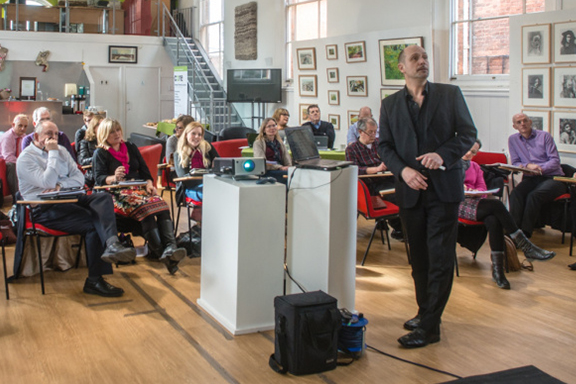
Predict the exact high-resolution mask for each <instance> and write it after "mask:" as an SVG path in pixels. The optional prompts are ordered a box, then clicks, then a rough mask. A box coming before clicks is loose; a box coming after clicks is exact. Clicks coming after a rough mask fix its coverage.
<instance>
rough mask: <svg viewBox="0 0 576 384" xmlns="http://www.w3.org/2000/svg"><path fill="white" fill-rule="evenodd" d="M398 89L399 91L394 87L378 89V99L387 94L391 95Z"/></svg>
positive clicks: (385, 96)
mask: <svg viewBox="0 0 576 384" xmlns="http://www.w3.org/2000/svg"><path fill="white" fill-rule="evenodd" d="M398 91H399V89H396V88H381V89H380V100H384V99H385V98H387V97H388V96H390V95H393V94H395V93H396V92H398Z"/></svg>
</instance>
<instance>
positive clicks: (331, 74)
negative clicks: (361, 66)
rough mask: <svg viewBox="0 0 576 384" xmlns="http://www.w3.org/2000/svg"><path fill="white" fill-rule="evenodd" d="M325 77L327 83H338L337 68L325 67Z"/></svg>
mask: <svg viewBox="0 0 576 384" xmlns="http://www.w3.org/2000/svg"><path fill="white" fill-rule="evenodd" d="M326 77H327V81H328V82H329V83H339V82H340V75H339V71H338V68H327V69H326Z"/></svg>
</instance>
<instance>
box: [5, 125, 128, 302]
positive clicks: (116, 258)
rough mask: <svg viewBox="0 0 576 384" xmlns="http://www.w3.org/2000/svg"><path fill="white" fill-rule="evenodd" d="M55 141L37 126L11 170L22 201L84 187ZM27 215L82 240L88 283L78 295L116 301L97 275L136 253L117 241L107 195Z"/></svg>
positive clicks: (54, 132)
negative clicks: (44, 193)
mask: <svg viewBox="0 0 576 384" xmlns="http://www.w3.org/2000/svg"><path fill="white" fill-rule="evenodd" d="M57 137H58V127H57V126H56V124H54V123H53V122H51V121H41V122H39V123H38V124H37V125H36V128H35V132H34V141H33V143H32V145H30V146H28V147H27V148H26V149H25V150H24V151H23V152H22V153H21V154H20V157H19V158H18V161H17V163H16V166H17V170H18V178H19V181H20V193H21V194H22V198H23V199H24V200H38V194H39V193H41V192H46V191H53V190H59V189H60V188H68V187H82V186H83V185H84V175H82V172H80V170H79V169H78V166H77V165H76V162H75V161H74V160H73V159H72V157H71V156H70V154H69V153H68V152H67V151H66V149H65V148H64V147H62V146H59V145H58V142H57V141H56V138H57ZM31 215H32V216H33V218H34V220H35V221H36V222H37V223H39V224H43V225H46V226H47V227H50V228H52V229H56V230H60V231H64V232H68V233H73V234H81V235H84V236H85V237H86V257H87V259H88V278H87V279H86V282H85V283H84V292H86V293H90V294H94V295H100V296H107V297H117V296H122V294H123V293H124V290H123V289H122V288H117V287H114V286H112V285H111V284H109V283H107V282H106V281H105V280H104V279H103V278H102V275H106V274H112V266H111V265H110V263H115V262H129V261H132V260H134V258H135V257H136V252H135V250H134V249H133V248H125V247H124V246H122V244H121V243H120V242H119V241H118V236H117V234H118V231H117V229H116V221H115V220H114V204H113V202H112V198H111V197H110V196H109V195H108V194H105V193H93V194H91V195H83V196H80V197H79V198H78V202H77V203H65V204H53V205H50V204H47V205H36V206H35V207H34V208H32V212H31Z"/></svg>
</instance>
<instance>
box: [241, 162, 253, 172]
mask: <svg viewBox="0 0 576 384" xmlns="http://www.w3.org/2000/svg"><path fill="white" fill-rule="evenodd" d="M242 167H243V168H244V170H245V171H246V172H252V171H253V170H254V168H256V164H254V161H253V160H246V161H245V162H244V164H242Z"/></svg>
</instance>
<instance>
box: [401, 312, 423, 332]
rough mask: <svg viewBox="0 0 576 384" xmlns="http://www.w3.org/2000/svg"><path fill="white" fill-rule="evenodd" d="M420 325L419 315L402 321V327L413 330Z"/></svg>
mask: <svg viewBox="0 0 576 384" xmlns="http://www.w3.org/2000/svg"><path fill="white" fill-rule="evenodd" d="M419 326H420V315H418V316H416V317H415V318H413V319H410V320H408V321H407V322H405V323H404V329H407V330H409V331H413V330H415V329H416V328H418V327H419Z"/></svg>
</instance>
